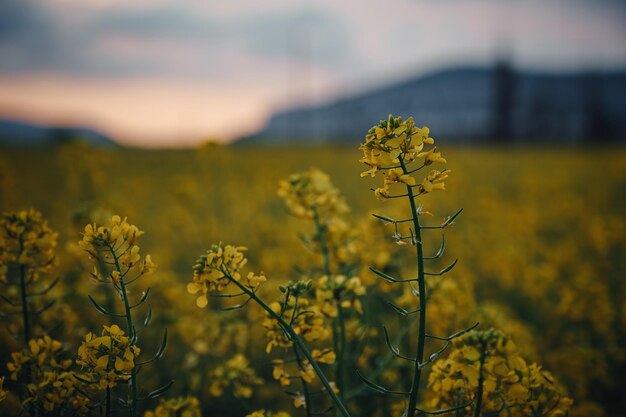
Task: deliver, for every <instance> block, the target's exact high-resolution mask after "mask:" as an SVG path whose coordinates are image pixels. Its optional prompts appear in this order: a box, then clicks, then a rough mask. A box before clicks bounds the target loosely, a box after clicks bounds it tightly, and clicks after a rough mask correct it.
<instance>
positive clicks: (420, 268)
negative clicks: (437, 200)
mask: <svg viewBox="0 0 626 417" xmlns="http://www.w3.org/2000/svg"><path fill="white" fill-rule="evenodd" d="M400 166H401V167H402V171H403V173H404V174H408V171H407V169H406V165H405V163H404V160H403V155H400ZM406 190H407V194H408V199H409V203H410V205H411V217H412V219H413V228H414V229H415V230H414V233H415V248H416V260H417V279H418V281H417V285H418V291H419V301H420V303H419V308H420V311H419V332H418V335H417V352H416V355H415V369H414V373H413V383H412V385H411V395H410V396H409V407H408V410H407V414H406V415H407V417H413V416H415V413H416V412H417V410H416V407H417V399H418V393H419V386H420V380H421V377H422V368H421V365H422V363H423V361H424V348H425V345H426V283H425V282H424V252H423V248H422V236H421V228H420V223H419V218H418V212H417V206H416V204H415V196H414V195H413V189H412V188H411V186H409V185H407V186H406Z"/></svg>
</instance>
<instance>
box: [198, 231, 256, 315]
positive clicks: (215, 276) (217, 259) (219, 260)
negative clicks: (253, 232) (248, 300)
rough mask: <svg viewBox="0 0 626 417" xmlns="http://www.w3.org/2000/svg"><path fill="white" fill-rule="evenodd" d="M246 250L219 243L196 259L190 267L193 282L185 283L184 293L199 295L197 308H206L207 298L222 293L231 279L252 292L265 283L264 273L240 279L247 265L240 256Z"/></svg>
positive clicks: (248, 275) (252, 274) (243, 257)
mask: <svg viewBox="0 0 626 417" xmlns="http://www.w3.org/2000/svg"><path fill="white" fill-rule="evenodd" d="M245 250H246V248H245V247H244V246H233V245H223V244H222V243H219V244H217V245H213V246H212V247H211V249H209V250H208V251H207V252H206V254H205V255H202V256H200V258H198V260H197V261H196V264H195V265H194V266H193V282H191V283H189V284H187V291H188V292H189V293H190V294H197V293H200V296H199V297H198V298H197V299H196V305H197V306H198V307H200V308H204V307H206V305H207V304H208V298H207V297H208V295H209V294H211V293H214V292H222V291H224V290H225V289H226V288H227V287H228V284H229V283H230V282H231V279H234V280H235V281H238V282H240V283H241V284H242V285H244V286H245V287H246V288H249V289H251V290H256V289H257V288H258V287H259V285H261V284H262V283H263V282H265V281H266V280H267V279H266V278H265V275H264V274H263V273H261V274H259V275H256V274H254V273H253V272H249V273H248V274H247V275H246V276H245V277H243V279H242V276H241V273H240V271H241V269H242V268H243V267H244V266H245V265H246V264H247V263H248V260H247V259H246V257H245V256H244V254H243V252H244V251H245Z"/></svg>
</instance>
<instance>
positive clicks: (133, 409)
mask: <svg viewBox="0 0 626 417" xmlns="http://www.w3.org/2000/svg"><path fill="white" fill-rule="evenodd" d="M107 245H108V247H109V251H110V252H111V256H112V257H113V262H114V263H115V269H116V271H117V272H118V273H119V274H120V291H121V293H122V300H123V301H124V312H125V313H124V314H125V316H126V327H127V332H128V337H129V339H130V341H131V343H132V344H133V345H136V344H137V340H135V339H136V334H135V326H133V317H132V313H131V309H130V303H129V302H128V292H127V291H126V283H125V282H124V277H123V275H122V268H121V267H120V263H119V260H118V258H117V254H116V253H115V250H114V249H113V246H111V244H110V243H108V242H107ZM130 391H131V396H130V415H131V417H137V368H136V367H135V368H133V369H132V371H131V372H130Z"/></svg>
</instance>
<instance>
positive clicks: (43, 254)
mask: <svg viewBox="0 0 626 417" xmlns="http://www.w3.org/2000/svg"><path fill="white" fill-rule="evenodd" d="M57 236H58V234H57V233H56V232H54V231H52V230H51V229H50V228H49V227H48V222H47V221H46V220H45V219H44V218H43V216H42V215H41V213H39V212H37V211H35V210H32V209H31V210H23V211H20V212H13V213H5V214H3V215H2V217H1V218H0V286H4V285H6V286H14V288H16V290H17V291H16V292H17V293H18V294H19V299H15V298H12V297H11V296H10V294H11V291H8V290H7V289H2V292H3V295H0V297H1V298H2V301H3V303H4V304H7V305H8V306H9V309H8V310H4V309H3V311H1V312H0V317H5V316H19V317H21V326H20V327H21V330H22V331H21V335H20V336H18V335H17V334H16V335H14V337H15V338H16V339H17V340H19V339H21V340H22V343H23V350H25V351H26V350H28V349H29V348H30V346H31V343H30V342H31V340H32V339H33V333H36V332H37V331H36V329H35V324H36V323H35V321H36V318H37V316H38V315H40V314H41V313H43V312H45V311H46V310H48V309H50V308H51V307H52V306H53V305H54V304H55V301H56V300H54V299H53V300H51V301H49V302H44V303H35V300H36V298H37V297H42V296H45V295H46V294H48V293H49V292H50V291H51V290H52V289H53V288H54V287H55V286H56V284H58V282H59V280H58V279H52V280H50V279H48V277H47V275H48V274H49V273H50V271H51V270H52V266H53V265H54V262H55V259H56V258H55V254H54V248H55V246H56V244H57ZM4 294H6V295H4ZM32 365H33V363H31V362H28V363H26V364H25V365H24V368H25V369H24V370H23V372H21V373H20V374H19V376H20V379H21V381H22V382H23V387H24V389H23V390H22V392H21V393H20V397H21V400H22V403H23V404H24V406H25V408H26V409H28V412H29V414H31V415H37V414H38V411H37V409H36V407H34V406H33V404H32V402H31V403H28V404H27V403H26V398H27V397H29V393H28V392H27V391H28V389H27V387H28V386H29V384H31V382H32V381H33V372H34V369H31V367H32Z"/></svg>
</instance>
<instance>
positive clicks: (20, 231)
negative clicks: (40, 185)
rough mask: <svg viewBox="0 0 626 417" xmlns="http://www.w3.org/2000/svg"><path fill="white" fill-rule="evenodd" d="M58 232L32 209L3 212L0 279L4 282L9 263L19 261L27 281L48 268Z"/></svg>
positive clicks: (50, 267) (0, 222) (50, 264)
mask: <svg viewBox="0 0 626 417" xmlns="http://www.w3.org/2000/svg"><path fill="white" fill-rule="evenodd" d="M57 237H58V233H56V232H54V231H52V230H51V229H50V228H49V227H48V222H47V221H46V220H45V219H44V218H43V216H42V215H41V213H39V212H38V211H35V210H33V209H30V210H22V211H20V212H12V213H5V214H3V215H2V218H1V219H0V283H6V282H7V273H8V271H9V267H10V266H11V265H20V266H21V267H22V268H23V270H24V273H25V274H26V275H27V279H28V281H36V280H37V279H38V278H39V275H40V274H42V273H48V272H50V271H51V269H52V267H53V266H54V262H55V255H54V248H55V247H56V245H57Z"/></svg>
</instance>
